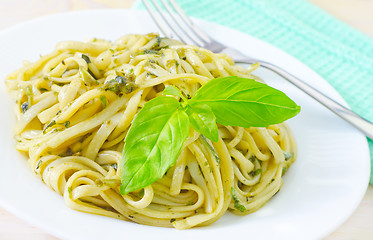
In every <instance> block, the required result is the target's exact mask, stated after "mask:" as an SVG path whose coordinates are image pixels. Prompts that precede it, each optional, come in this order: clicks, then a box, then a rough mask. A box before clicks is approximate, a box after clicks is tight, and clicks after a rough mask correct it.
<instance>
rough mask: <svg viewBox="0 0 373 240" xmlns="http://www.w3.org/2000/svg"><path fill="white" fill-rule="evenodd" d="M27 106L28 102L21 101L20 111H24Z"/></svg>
mask: <svg viewBox="0 0 373 240" xmlns="http://www.w3.org/2000/svg"><path fill="white" fill-rule="evenodd" d="M28 108H29V103H28V102H24V103H22V105H21V110H22V113H25V112H26V111H27V110H28Z"/></svg>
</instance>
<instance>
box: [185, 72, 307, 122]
mask: <svg viewBox="0 0 373 240" xmlns="http://www.w3.org/2000/svg"><path fill="white" fill-rule="evenodd" d="M202 103H203V104H207V105H208V106H209V107H210V108H211V109H212V111H213V112H214V114H215V116H216V121H217V122H218V123H220V124H223V125H231V126H241V127H266V126H268V125H271V124H276V123H281V122H284V121H285V120H287V119H289V118H292V117H294V116H295V115H297V114H298V113H299V111H300V107H299V106H298V105H297V104H296V103H295V102H293V100H291V99H290V98H289V97H288V96H286V95H285V93H283V92H281V91H279V90H277V89H274V88H272V87H270V86H268V85H266V84H263V83H259V82H256V81H255V80H253V79H247V78H240V77H224V78H216V79H213V80H211V81H209V82H208V83H206V84H205V85H204V86H202V87H201V88H200V89H199V90H198V91H197V92H196V94H195V96H194V97H193V98H192V99H191V100H189V104H190V106H192V107H193V106H196V105H199V104H202Z"/></svg>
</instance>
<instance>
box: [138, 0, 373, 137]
mask: <svg viewBox="0 0 373 240" xmlns="http://www.w3.org/2000/svg"><path fill="white" fill-rule="evenodd" d="M142 2H143V4H144V5H145V8H146V9H147V11H148V12H149V14H150V16H151V17H152V19H153V20H154V22H155V23H156V24H157V26H158V28H159V30H160V31H161V32H162V33H163V35H164V36H166V37H168V38H172V33H174V34H175V35H176V36H177V37H178V38H179V39H180V40H181V41H182V42H184V43H188V44H189V43H190V44H193V45H196V46H199V47H203V48H206V49H208V50H210V51H212V52H214V53H226V54H228V55H229V56H231V57H232V59H233V60H234V62H235V63H247V64H254V63H259V65H260V66H261V67H264V68H266V69H269V70H271V71H273V72H275V73H276V74H278V75H280V76H281V77H283V78H284V79H286V80H288V81H289V82H290V83H292V84H293V85H294V86H296V87H297V88H299V89H300V90H302V91H303V92H305V93H306V94H308V95H309V96H311V97H312V98H314V99H315V100H317V101H318V102H319V103H321V104H322V105H324V106H325V107H326V108H328V109H329V110H331V111H332V112H334V113H335V114H336V115H338V116H339V117H341V118H342V119H344V120H345V121H347V122H348V123H350V124H351V125H352V126H354V127H355V128H357V129H358V130H360V131H361V132H362V133H363V134H364V135H365V136H367V137H368V138H370V139H373V124H372V123H371V122H369V121H368V120H366V119H364V118H363V117H361V116H359V115H358V114H356V113H354V112H352V111H351V110H350V109H348V108H346V107H344V106H342V105H341V104H339V103H338V102H336V101H334V100H333V99H331V98H329V97H328V96H326V95H325V94H323V93H321V92H320V91H318V90H317V89H315V88H314V87H312V86H311V85H309V84H307V83H306V82H304V81H302V80H301V79H299V78H297V77H296V76H294V75H292V74H291V73H289V72H287V71H286V70H284V69H282V68H281V67H279V66H276V65H275V64H272V63H270V62H267V61H263V60H260V59H255V58H252V57H248V56H245V55H243V54H242V53H241V52H240V51H238V50H237V49H234V48H230V47H228V46H226V45H224V44H222V43H220V42H218V41H217V40H215V39H213V38H212V37H210V36H209V35H207V34H206V33H205V32H204V31H202V30H201V29H200V28H199V27H197V26H196V25H194V24H193V22H192V21H191V19H190V18H189V17H188V16H187V15H186V13H185V12H184V11H183V10H182V9H181V7H180V6H179V5H177V4H176V2H175V1H174V0H168V2H166V0H160V1H159V2H160V3H161V5H160V4H159V2H157V1H156V0H142ZM150 2H151V3H150ZM151 5H153V6H151ZM161 6H162V7H163V9H162V7H161ZM158 15H160V16H161V18H159V16H158ZM170 31H171V32H170Z"/></svg>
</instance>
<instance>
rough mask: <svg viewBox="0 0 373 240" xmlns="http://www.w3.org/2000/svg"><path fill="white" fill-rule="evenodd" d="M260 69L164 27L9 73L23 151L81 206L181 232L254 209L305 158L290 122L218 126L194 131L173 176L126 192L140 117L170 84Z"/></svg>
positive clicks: (183, 87)
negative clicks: (215, 137) (127, 148)
mask: <svg viewBox="0 0 373 240" xmlns="http://www.w3.org/2000/svg"><path fill="white" fill-rule="evenodd" d="M257 67H258V66H257V65H252V66H251V68H249V69H245V68H243V67H240V66H235V65H234V62H233V61H232V59H231V58H230V57H229V56H227V55H225V54H215V53H212V52H210V51H208V50H206V49H203V48H199V47H196V46H189V45H184V44H181V43H180V42H178V41H176V40H172V39H167V38H161V37H159V36H158V35H157V34H147V35H137V34H133V35H126V36H124V37H121V38H119V39H118V40H116V41H114V42H110V41H105V40H101V39H91V40H88V41H86V42H77V41H65V42H60V43H58V44H57V46H56V48H55V50H54V51H53V52H51V53H49V54H47V55H44V56H41V57H40V59H39V60H37V61H35V62H32V63H31V62H27V63H25V64H24V66H23V67H22V68H20V69H18V70H17V71H15V72H13V73H11V74H10V75H9V76H8V77H7V79H6V86H7V88H8V90H9V92H10V93H11V94H12V95H13V97H14V98H15V100H16V107H15V110H16V111H15V112H16V117H17V123H16V127H15V139H16V149H17V150H19V151H21V152H24V153H25V154H26V155H27V156H28V163H29V164H30V166H31V169H32V170H33V171H34V172H35V174H36V175H37V176H39V177H40V178H41V180H42V181H43V182H44V183H45V184H47V185H48V186H49V187H50V188H52V189H53V190H54V191H56V192H57V193H59V194H61V195H62V196H63V197H64V200H65V202H66V204H67V205H68V206H69V207H70V208H72V209H74V210H78V211H82V212H86V213H92V214H98V215H103V216H108V217H112V218H117V219H121V220H128V221H133V222H136V223H139V224H145V225H153V226H161V227H175V228H177V229H188V228H191V227H195V226H203V225H208V224H211V223H213V222H215V221H216V220H218V219H219V218H220V217H221V216H222V215H223V214H224V213H225V212H226V211H227V210H229V211H231V212H233V213H234V214H238V215H245V214H249V213H251V212H254V211H256V210H258V209H259V208H260V207H262V206H263V205H264V204H265V203H266V202H267V201H268V200H270V199H271V198H272V197H273V196H274V195H275V194H276V193H277V192H278V191H279V190H280V188H281V185H282V181H283V180H282V176H283V174H284V173H285V171H286V170H287V169H288V168H289V166H290V165H291V164H292V163H293V162H294V161H295V159H296V144H295V141H294V138H293V136H292V133H291V131H290V129H289V127H288V126H287V125H286V123H281V124H276V125H271V126H268V127H250V128H243V127H234V126H223V125H219V124H218V129H219V141H218V142H212V141H210V140H209V139H207V138H205V137H204V136H203V135H201V134H200V133H198V132H196V131H194V130H190V133H189V137H188V138H187V140H186V142H185V143H184V145H183V147H182V150H181V152H180V154H179V156H178V158H177V160H176V162H175V164H173V165H172V166H171V168H169V169H168V171H167V172H166V174H165V175H164V176H163V177H162V178H161V179H159V180H157V181H156V182H154V183H153V184H151V185H149V186H147V187H145V188H142V189H139V190H136V191H133V192H131V193H129V194H127V195H121V194H120V192H119V187H120V184H121V178H120V176H121V175H120V167H119V166H120V161H121V158H122V149H123V146H124V144H125V142H124V139H125V137H126V134H127V132H128V130H129V128H130V126H131V122H132V120H133V119H134V117H135V116H136V114H137V113H138V112H139V110H140V109H141V108H142V107H143V106H144V104H145V103H146V102H148V101H149V100H151V99H153V98H155V97H157V96H160V95H161V94H162V91H163V89H164V88H165V87H166V86H168V85H173V86H176V87H177V88H178V89H180V91H181V92H182V93H183V94H184V95H185V96H188V97H191V96H193V95H194V94H195V93H196V91H197V90H198V89H199V88H200V87H201V86H202V85H204V84H205V83H207V82H208V81H209V80H211V79H213V78H218V77H225V76H239V77H245V78H252V79H255V80H257V81H261V80H260V79H259V78H257V77H256V76H254V75H252V72H253V71H254V70H255V69H256V68H257Z"/></svg>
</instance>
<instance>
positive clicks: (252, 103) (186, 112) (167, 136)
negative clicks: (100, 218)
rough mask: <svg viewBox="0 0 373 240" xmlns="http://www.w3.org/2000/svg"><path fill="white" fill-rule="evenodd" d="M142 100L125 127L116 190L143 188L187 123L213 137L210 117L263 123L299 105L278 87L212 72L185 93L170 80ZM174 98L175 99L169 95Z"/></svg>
mask: <svg viewBox="0 0 373 240" xmlns="http://www.w3.org/2000/svg"><path fill="white" fill-rule="evenodd" d="M163 95H168V96H160V97H157V98H154V99H152V100H150V101H149V102H147V103H146V104H145V105H144V107H143V108H142V109H141V110H140V111H139V112H138V114H137V116H136V117H135V119H134V120H133V122H132V126H131V128H130V129H129V131H128V134H127V136H126V139H125V145H124V149H123V156H122V161H121V182H122V184H121V187H120V192H121V194H123V195H125V194H127V193H129V192H132V191H134V190H137V189H140V188H144V187H146V186H148V185H150V184H152V183H153V182H155V181H156V180H158V179H159V178H161V177H162V176H163V175H164V174H165V172H166V171H167V170H168V169H169V167H170V166H171V165H172V164H174V163H175V161H176V159H177V157H178V155H179V153H180V151H181V148H182V146H183V144H184V142H185V140H186V138H187V137H188V134H189V127H190V126H191V127H192V128H194V130H196V131H198V132H200V133H201V134H202V135H204V136H205V137H207V138H209V139H210V140H211V141H214V142H217V141H218V139H219V132H218V127H217V124H216V123H220V124H222V125H231V126H241V127H267V126H268V125H271V124H276V123H281V122H283V121H285V120H287V119H289V118H292V117H294V116H295V115H297V114H298V113H299V111H300V107H299V106H298V105H297V104H296V103H295V102H293V101H292V100H291V99H290V98H289V97H287V96H286V95H285V94H284V93H283V92H281V91H279V90H276V89H274V88H272V87H270V86H268V85H266V84H263V83H259V82H256V81H255V80H253V79H247V78H240V77H224V78H216V79H212V80H211V81H209V82H208V83H207V84H205V85H204V86H202V87H201V88H200V89H199V90H198V91H197V92H196V94H195V95H194V97H192V98H191V99H189V100H188V99H187V98H186V97H184V96H183V94H182V93H181V92H180V91H179V89H177V88H175V87H173V86H167V87H166V88H165V90H164V91H163ZM169 95H172V96H176V97H179V98H180V100H179V101H178V100H176V98H175V97H171V96H169Z"/></svg>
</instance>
